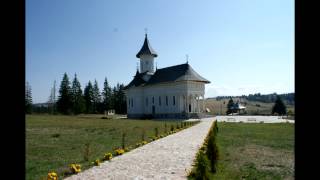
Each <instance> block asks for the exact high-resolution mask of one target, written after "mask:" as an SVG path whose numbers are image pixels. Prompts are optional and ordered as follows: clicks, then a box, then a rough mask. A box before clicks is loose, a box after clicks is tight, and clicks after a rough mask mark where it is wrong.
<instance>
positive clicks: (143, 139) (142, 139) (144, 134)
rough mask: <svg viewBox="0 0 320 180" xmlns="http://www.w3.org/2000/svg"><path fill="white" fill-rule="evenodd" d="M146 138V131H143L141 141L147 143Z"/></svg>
mask: <svg viewBox="0 0 320 180" xmlns="http://www.w3.org/2000/svg"><path fill="white" fill-rule="evenodd" d="M145 137H146V130H145V129H142V134H141V141H145Z"/></svg>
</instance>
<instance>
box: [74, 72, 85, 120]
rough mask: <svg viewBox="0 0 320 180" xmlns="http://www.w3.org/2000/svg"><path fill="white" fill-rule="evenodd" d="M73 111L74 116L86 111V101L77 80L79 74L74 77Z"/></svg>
mask: <svg viewBox="0 0 320 180" xmlns="http://www.w3.org/2000/svg"><path fill="white" fill-rule="evenodd" d="M71 94H72V111H73V113H74V114H80V113H82V112H84V110H85V101H84V98H83V95H82V90H81V85H80V82H79V80H78V79H77V74H75V75H74V79H73V81H72V88H71Z"/></svg>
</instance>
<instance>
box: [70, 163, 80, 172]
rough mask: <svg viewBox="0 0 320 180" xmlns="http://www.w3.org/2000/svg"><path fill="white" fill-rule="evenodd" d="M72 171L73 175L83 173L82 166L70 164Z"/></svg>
mask: <svg viewBox="0 0 320 180" xmlns="http://www.w3.org/2000/svg"><path fill="white" fill-rule="evenodd" d="M70 170H71V172H72V173H73V174H77V173H79V172H81V165H80V164H70Z"/></svg>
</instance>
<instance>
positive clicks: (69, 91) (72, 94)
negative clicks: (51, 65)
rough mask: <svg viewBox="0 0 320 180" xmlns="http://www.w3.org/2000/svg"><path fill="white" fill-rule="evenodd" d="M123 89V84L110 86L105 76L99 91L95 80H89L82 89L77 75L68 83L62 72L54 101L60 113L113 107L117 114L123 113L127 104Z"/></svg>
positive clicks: (65, 75)
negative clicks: (55, 100) (92, 81)
mask: <svg viewBox="0 0 320 180" xmlns="http://www.w3.org/2000/svg"><path fill="white" fill-rule="evenodd" d="M123 90H124V85H123V84H119V83H118V84H117V85H116V86H115V87H113V88H111V87H110V86H109V84H108V81H107V78H105V81H104V87H103V90H102V92H101V93H100V90H99V87H98V82H97V81H96V80H95V81H94V83H93V84H92V83H91V81H89V82H88V84H87V85H86V86H85V88H84V90H83V91H82V89H81V85H80V82H79V80H78V78H77V75H76V74H75V75H74V78H73V80H72V82H71V84H70V81H69V78H68V75H67V73H64V75H63V78H62V81H61V84H60V89H59V97H58V100H57V102H56V107H57V111H58V112H59V113H62V114H80V113H87V114H89V113H103V112H104V111H107V110H110V109H114V110H115V113H117V114H125V113H126V112H127V106H126V98H125V94H124V91H123Z"/></svg>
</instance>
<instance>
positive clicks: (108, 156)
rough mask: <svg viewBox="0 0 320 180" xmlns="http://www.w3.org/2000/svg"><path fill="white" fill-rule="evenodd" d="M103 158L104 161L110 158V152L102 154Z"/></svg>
mask: <svg viewBox="0 0 320 180" xmlns="http://www.w3.org/2000/svg"><path fill="white" fill-rule="evenodd" d="M103 159H104V160H105V161H108V160H110V159H112V154H111V153H106V154H104V157H103Z"/></svg>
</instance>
